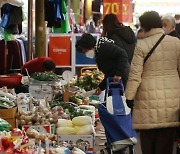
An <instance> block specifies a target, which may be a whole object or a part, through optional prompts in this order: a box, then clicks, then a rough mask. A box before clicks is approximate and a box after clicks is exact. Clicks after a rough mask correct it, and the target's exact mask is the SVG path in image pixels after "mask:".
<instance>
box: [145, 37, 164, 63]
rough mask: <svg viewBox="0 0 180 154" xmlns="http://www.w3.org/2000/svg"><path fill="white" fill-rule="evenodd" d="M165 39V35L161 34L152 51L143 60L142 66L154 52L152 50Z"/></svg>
mask: <svg viewBox="0 0 180 154" xmlns="http://www.w3.org/2000/svg"><path fill="white" fill-rule="evenodd" d="M164 37H165V34H163V35H162V36H161V37H160V39H159V40H158V41H157V43H156V44H155V45H154V46H153V47H152V49H151V50H150V51H149V52H148V54H147V56H146V57H145V58H144V64H145V63H146V61H147V60H148V58H149V57H150V56H151V55H152V53H153V52H154V50H155V49H156V47H157V46H158V45H159V43H160V42H161V41H162V40H163V38H164Z"/></svg>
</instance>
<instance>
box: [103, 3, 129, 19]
mask: <svg viewBox="0 0 180 154" xmlns="http://www.w3.org/2000/svg"><path fill="white" fill-rule="evenodd" d="M103 7H104V8H103V10H104V16H105V15H106V14H109V13H113V14H116V15H117V17H118V19H119V20H120V21H121V22H132V3H131V0H104V2H103Z"/></svg>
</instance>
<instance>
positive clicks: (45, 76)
mask: <svg viewBox="0 0 180 154" xmlns="http://www.w3.org/2000/svg"><path fill="white" fill-rule="evenodd" d="M31 78H33V79H36V80H39V81H58V80H59V79H60V77H59V76H58V75H57V74H55V73H54V72H52V71H50V72H36V73H33V74H32V75H31Z"/></svg>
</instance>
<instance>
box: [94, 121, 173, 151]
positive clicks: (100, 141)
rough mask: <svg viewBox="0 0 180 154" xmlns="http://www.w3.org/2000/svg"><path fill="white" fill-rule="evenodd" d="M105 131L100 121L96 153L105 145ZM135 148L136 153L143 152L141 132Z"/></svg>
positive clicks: (97, 129)
mask: <svg viewBox="0 0 180 154" xmlns="http://www.w3.org/2000/svg"><path fill="white" fill-rule="evenodd" d="M103 132H104V128H103V126H102V124H101V123H100V122H99V123H98V125H97V127H96V133H97V134H96V135H97V136H96V137H95V145H94V154H99V151H100V150H101V149H103V148H104V147H105V146H104V143H105V142H106V137H105V134H104V133H103ZM134 148H135V151H136V154H142V151H141V146H140V138H139V133H138V143H137V145H135V146H134ZM173 154H176V144H174V151H173Z"/></svg>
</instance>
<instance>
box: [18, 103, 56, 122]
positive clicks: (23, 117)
mask: <svg viewBox="0 0 180 154" xmlns="http://www.w3.org/2000/svg"><path fill="white" fill-rule="evenodd" d="M16 118H17V121H18V125H20V126H23V125H45V124H47V125H50V124H56V123H57V120H58V113H52V112H51V111H50V110H49V109H48V108H47V107H43V106H42V105H39V106H37V107H36V109H35V110H33V111H27V112H24V111H22V110H20V111H19V112H18V113H17V114H16Z"/></svg>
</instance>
